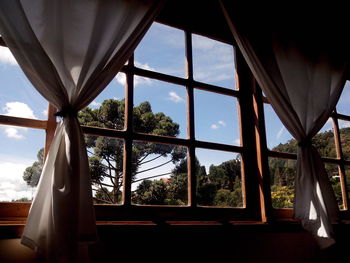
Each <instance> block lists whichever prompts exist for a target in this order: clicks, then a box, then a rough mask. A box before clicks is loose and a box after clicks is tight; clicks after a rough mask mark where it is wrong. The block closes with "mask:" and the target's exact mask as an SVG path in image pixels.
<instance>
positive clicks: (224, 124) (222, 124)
mask: <svg viewBox="0 0 350 263" xmlns="http://www.w3.org/2000/svg"><path fill="white" fill-rule="evenodd" d="M218 123H219V124H220V125H221V126H223V127H226V122H224V121H218Z"/></svg>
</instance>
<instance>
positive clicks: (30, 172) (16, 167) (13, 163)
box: [0, 125, 45, 202]
mask: <svg viewBox="0 0 350 263" xmlns="http://www.w3.org/2000/svg"><path fill="white" fill-rule="evenodd" d="M0 131H1V132H0V141H1V147H0V201H1V202H3V201H18V202H30V201H32V199H33V197H34V195H35V192H36V186H37V184H38V182H39V179H40V174H41V171H42V167H43V158H44V142H45V131H44V130H37V129H29V128H21V127H14V126H7V125H1V126H0ZM14 135H16V136H14Z"/></svg>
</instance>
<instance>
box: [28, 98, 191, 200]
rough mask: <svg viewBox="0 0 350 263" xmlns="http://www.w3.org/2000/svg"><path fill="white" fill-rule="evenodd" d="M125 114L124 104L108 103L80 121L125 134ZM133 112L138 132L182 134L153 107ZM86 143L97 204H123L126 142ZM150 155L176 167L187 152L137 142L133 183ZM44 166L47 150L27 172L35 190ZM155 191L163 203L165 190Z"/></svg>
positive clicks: (87, 111)
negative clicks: (169, 160)
mask: <svg viewBox="0 0 350 263" xmlns="http://www.w3.org/2000/svg"><path fill="white" fill-rule="evenodd" d="M124 111H125V102H124V100H115V99H108V100H105V101H103V102H102V104H101V106H100V107H99V108H96V109H92V108H85V109H83V110H82V111H80V112H79V115H78V119H79V122H80V123H81V124H82V125H86V126H95V127H101V128H109V129H117V130H123V129H124ZM133 111H134V116H133V125H134V129H135V130H136V131H138V132H143V133H150V134H155V135H163V136H177V135H178V134H179V133H180V131H179V125H178V124H177V123H175V122H173V121H172V119H171V118H170V117H168V116H166V115H165V114H164V113H161V112H160V113H153V112H152V108H151V105H150V103H149V102H147V101H146V102H143V103H141V104H140V105H139V106H136V107H134V109H133ZM85 142H86V146H87V150H88V155H89V164H90V174H91V179H92V183H93V188H94V190H95V201H96V202H99V203H117V202H119V201H120V200H121V189H122V174H123V150H124V143H123V140H121V139H116V138H109V137H102V136H90V135H87V136H85ZM39 155H40V156H39ZM150 155H158V156H159V157H170V158H171V161H172V162H173V163H177V162H179V161H180V160H182V159H183V158H184V157H185V155H186V152H185V150H184V148H182V147H175V146H172V145H162V144H155V143H144V142H134V144H133V148H132V160H133V162H132V175H133V178H132V179H133V180H134V179H135V176H136V175H137V174H138V172H139V171H138V170H139V168H140V166H141V165H142V164H143V161H144V160H145V159H146V158H147V157H148V156H150ZM39 157H40V158H39ZM155 159H156V158H155ZM42 165H43V150H41V151H39V154H38V161H37V162H35V163H33V165H32V166H30V167H28V168H27V169H26V170H25V172H24V175H23V179H24V180H25V181H26V182H27V183H28V184H29V185H31V186H33V187H34V186H36V185H37V183H38V180H39V178H40V174H41V170H42ZM153 188H154V189H155V191H157V198H155V199H154V200H158V201H156V202H161V201H159V200H161V199H160V193H161V190H160V189H161V186H160V185H157V187H153ZM153 188H152V189H153ZM152 198H153V197H152ZM152 198H151V197H148V199H147V198H146V199H145V200H146V201H145V202H150V200H151V199H152ZM152 200H153V199H152Z"/></svg>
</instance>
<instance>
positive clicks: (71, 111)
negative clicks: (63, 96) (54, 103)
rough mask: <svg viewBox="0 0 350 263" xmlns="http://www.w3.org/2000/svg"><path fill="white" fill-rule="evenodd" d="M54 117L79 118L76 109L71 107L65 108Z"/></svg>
mask: <svg viewBox="0 0 350 263" xmlns="http://www.w3.org/2000/svg"><path fill="white" fill-rule="evenodd" d="M54 115H55V116H58V117H62V118H65V117H67V116H71V117H78V112H77V110H76V109H74V108H72V107H71V106H65V107H63V108H62V109H61V110H59V111H58V112H56V113H55V114H54Z"/></svg>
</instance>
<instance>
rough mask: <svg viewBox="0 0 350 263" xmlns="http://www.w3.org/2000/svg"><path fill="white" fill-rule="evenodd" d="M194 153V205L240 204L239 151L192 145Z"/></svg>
mask: <svg viewBox="0 0 350 263" xmlns="http://www.w3.org/2000/svg"><path fill="white" fill-rule="evenodd" d="M196 156H197V160H196V177H197V200H198V205H201V206H219V207H243V206H244V201H243V193H242V171H241V156H240V154H238V153H230V152H223V151H216V150H207V149H196Z"/></svg>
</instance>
